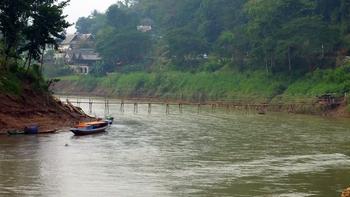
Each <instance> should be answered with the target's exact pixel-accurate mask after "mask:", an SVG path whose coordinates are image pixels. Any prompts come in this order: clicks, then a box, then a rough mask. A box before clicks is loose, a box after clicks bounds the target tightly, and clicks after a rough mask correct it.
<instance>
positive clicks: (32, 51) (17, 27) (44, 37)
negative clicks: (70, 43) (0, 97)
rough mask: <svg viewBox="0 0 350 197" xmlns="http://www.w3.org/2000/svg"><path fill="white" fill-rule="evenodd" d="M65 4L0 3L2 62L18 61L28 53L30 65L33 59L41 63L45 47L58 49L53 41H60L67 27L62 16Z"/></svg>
mask: <svg viewBox="0 0 350 197" xmlns="http://www.w3.org/2000/svg"><path fill="white" fill-rule="evenodd" d="M67 3H68V1H61V2H58V0H5V1H1V2H0V30H1V33H2V35H3V38H2V40H3V43H4V45H5V47H4V48H5V49H4V51H3V55H4V56H5V61H4V63H3V65H2V67H5V68H6V67H7V64H8V59H9V58H14V59H18V58H19V55H20V54H23V53H26V54H27V58H26V59H27V60H28V61H27V63H28V65H29V66H30V64H31V61H32V59H34V60H40V58H41V57H42V54H43V50H44V49H45V46H46V45H54V46H56V47H57V43H56V39H57V38H63V37H64V35H63V32H64V29H65V28H67V27H68V26H69V23H68V22H66V21H65V17H66V16H64V15H63V8H64V7H65V6H66V5H67Z"/></svg>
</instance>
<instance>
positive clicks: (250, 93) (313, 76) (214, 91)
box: [60, 65, 350, 102]
mask: <svg viewBox="0 0 350 197" xmlns="http://www.w3.org/2000/svg"><path fill="white" fill-rule="evenodd" d="M349 69H350V65H348V66H344V67H340V68H338V69H335V70H332V69H328V70H320V71H315V72H313V73H310V74H308V75H306V76H305V77H303V78H300V79H299V78H295V76H288V75H278V76H276V75H272V74H266V73H265V72H263V71H253V72H251V71H246V72H233V71H226V72H224V71H217V72H213V73H210V72H196V73H191V72H181V71H166V72H162V73H154V72H151V73H146V72H132V73H126V74H121V73H111V74H109V75H107V76H105V77H93V76H69V77H62V78H60V79H61V80H63V81H70V82H72V83H71V84H74V85H75V86H78V87H82V89H83V91H86V92H94V90H100V89H105V90H109V92H111V94H112V95H111V96H119V97H135V96H140V97H156V98H169V99H186V100H192V101H198V100H248V101H251V102H266V101H281V100H282V101H293V100H294V101H295V100H299V99H305V100H306V99H310V98H311V99H316V96H320V95H322V94H325V93H339V94H342V93H344V92H349V90H350V89H349V88H350V80H349V79H350V77H349V74H350V72H349Z"/></svg>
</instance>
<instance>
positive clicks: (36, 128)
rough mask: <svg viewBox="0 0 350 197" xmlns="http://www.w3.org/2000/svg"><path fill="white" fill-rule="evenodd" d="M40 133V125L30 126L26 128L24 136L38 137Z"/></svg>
mask: <svg viewBox="0 0 350 197" xmlns="http://www.w3.org/2000/svg"><path fill="white" fill-rule="evenodd" d="M38 133H39V126H38V125H30V126H26V127H24V134H26V135H36V134H38Z"/></svg>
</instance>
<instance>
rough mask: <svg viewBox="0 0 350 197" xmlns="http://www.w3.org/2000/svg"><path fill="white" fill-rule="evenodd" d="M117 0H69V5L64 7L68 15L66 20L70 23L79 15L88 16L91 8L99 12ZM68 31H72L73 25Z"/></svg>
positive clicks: (73, 30)
mask: <svg viewBox="0 0 350 197" xmlns="http://www.w3.org/2000/svg"><path fill="white" fill-rule="evenodd" d="M117 1H118V0H71V1H70V3H69V6H67V7H66V8H65V14H66V15H68V17H67V20H68V21H69V22H70V23H75V22H76V21H77V20H78V18H79V17H81V16H89V15H90V13H91V12H92V11H93V10H95V9H96V10H98V11H100V12H104V11H106V9H107V8H108V7H109V6H110V5H112V4H114V3H116V2H117ZM68 32H69V33H74V32H75V28H74V25H73V26H72V27H70V28H69V29H68Z"/></svg>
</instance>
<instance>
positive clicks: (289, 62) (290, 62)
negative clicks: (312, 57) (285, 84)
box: [288, 46, 292, 72]
mask: <svg viewBox="0 0 350 197" xmlns="http://www.w3.org/2000/svg"><path fill="white" fill-rule="evenodd" d="M288 68H289V72H290V71H292V60H291V57H290V47H289V46H288Z"/></svg>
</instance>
